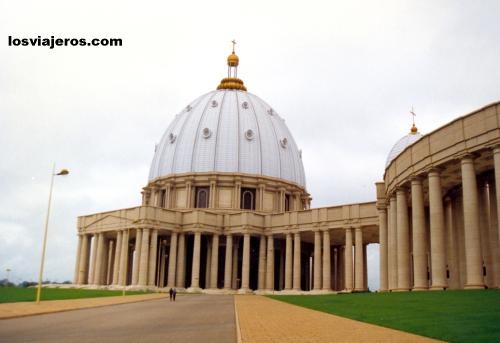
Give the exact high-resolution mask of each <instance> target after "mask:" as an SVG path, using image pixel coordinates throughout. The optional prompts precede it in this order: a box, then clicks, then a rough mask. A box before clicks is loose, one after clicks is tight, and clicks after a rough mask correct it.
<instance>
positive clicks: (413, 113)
mask: <svg viewBox="0 0 500 343" xmlns="http://www.w3.org/2000/svg"><path fill="white" fill-rule="evenodd" d="M410 113H411V115H412V116H413V125H415V116H416V115H417V114H416V113H415V111H414V110H413V106H412V107H411V110H410Z"/></svg>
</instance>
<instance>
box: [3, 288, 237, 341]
mask: <svg viewBox="0 0 500 343" xmlns="http://www.w3.org/2000/svg"><path fill="white" fill-rule="evenodd" d="M0 342H9V343H15V342H51V343H56V342H148V343H149V342H152V343H154V342H162V343H165V342H190V343H194V342H217V343H224V342H231V343H233V342H236V328H235V317H234V303H233V297H232V296H224V295H180V296H177V301H176V302H170V301H168V299H166V298H165V299H160V300H151V301H145V302H139V303H132V304H123V305H113V306H106V307H99V308H93V309H85V310H76V311H68V312H60V313H53V314H44V315H38V316H30V317H23V318H16V319H5V320H0Z"/></svg>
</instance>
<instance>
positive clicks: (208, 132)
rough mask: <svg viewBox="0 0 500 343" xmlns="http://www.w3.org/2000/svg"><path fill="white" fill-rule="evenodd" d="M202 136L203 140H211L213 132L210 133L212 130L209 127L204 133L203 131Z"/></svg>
mask: <svg viewBox="0 0 500 343" xmlns="http://www.w3.org/2000/svg"><path fill="white" fill-rule="evenodd" d="M201 135H202V136H203V138H205V139H207V138H210V136H211V135H212V131H210V129H209V128H208V127H206V128H204V129H203V130H202V131H201Z"/></svg>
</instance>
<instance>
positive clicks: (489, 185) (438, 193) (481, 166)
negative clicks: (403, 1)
mask: <svg viewBox="0 0 500 343" xmlns="http://www.w3.org/2000/svg"><path fill="white" fill-rule="evenodd" d="M499 122H500V103H498V102H497V103H494V104H491V105H489V106H486V107H484V108H481V109H479V110H477V111H475V112H473V113H470V114H468V115H465V116H463V117H460V118H457V119H456V120H454V121H452V122H450V123H448V124H446V125H444V126H443V127H441V128H439V129H437V130H435V131H433V132H431V133H429V134H427V135H425V136H422V135H420V134H418V132H417V130H416V128H415V129H413V130H412V132H411V133H410V134H409V135H408V136H410V137H408V136H405V137H406V139H402V140H401V141H400V142H398V143H399V144H397V145H396V147H395V149H396V151H397V153H392V152H391V154H390V155H389V158H388V161H387V166H386V170H385V175H384V182H380V183H377V184H376V186H377V210H378V214H379V220H380V235H379V237H380V289H381V291H408V290H415V291H416V290H428V289H431V290H442V289H448V288H449V289H476V288H485V287H498V286H499V285H500V251H499V233H498V229H499V227H498V222H499V218H498V215H499V214H500V210H499V206H500V199H499V198H498V195H497V192H496V187H495V185H496V184H499V182H500V145H499V144H500V126H499ZM405 137H404V138H405ZM401 144H403V146H401Z"/></svg>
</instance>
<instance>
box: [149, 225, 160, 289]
mask: <svg viewBox="0 0 500 343" xmlns="http://www.w3.org/2000/svg"><path fill="white" fill-rule="evenodd" d="M157 252H158V230H157V229H152V230H151V242H150V244H149V275H148V285H149V286H155V285H156V259H157V258H158V257H157V256H156V254H157Z"/></svg>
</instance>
